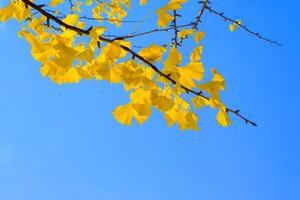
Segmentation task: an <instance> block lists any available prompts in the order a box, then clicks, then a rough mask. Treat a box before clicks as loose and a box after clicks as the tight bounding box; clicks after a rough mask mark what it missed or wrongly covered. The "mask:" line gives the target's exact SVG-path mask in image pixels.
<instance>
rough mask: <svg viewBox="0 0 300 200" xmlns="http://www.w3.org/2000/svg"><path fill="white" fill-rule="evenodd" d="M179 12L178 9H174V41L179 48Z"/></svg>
mask: <svg viewBox="0 0 300 200" xmlns="http://www.w3.org/2000/svg"><path fill="white" fill-rule="evenodd" d="M177 16H178V15H177V12H176V10H173V17H174V19H173V27H174V38H173V42H174V45H175V47H176V48H177V46H178V45H179V43H178V32H179V31H178V28H177Z"/></svg>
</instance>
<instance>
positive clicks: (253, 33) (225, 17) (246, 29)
mask: <svg viewBox="0 0 300 200" xmlns="http://www.w3.org/2000/svg"><path fill="white" fill-rule="evenodd" d="M199 3H200V4H201V3H202V4H203V6H204V7H205V9H206V10H208V11H209V12H210V13H212V14H214V15H217V16H219V17H221V18H223V19H224V20H225V21H229V22H232V23H234V24H236V25H237V26H238V27H240V28H242V29H244V30H245V31H246V32H248V33H249V34H251V35H253V36H255V37H257V38H259V39H260V40H263V41H265V42H269V43H271V44H275V45H277V46H282V44H281V43H279V42H277V41H275V40H271V39H268V38H266V37H264V36H261V35H260V33H259V32H255V31H253V30H251V29H249V28H248V27H247V26H245V25H243V24H242V23H237V20H234V19H232V18H230V17H227V16H226V15H225V14H224V13H223V12H218V11H216V10H214V9H213V8H212V7H211V6H207V4H205V2H199Z"/></svg>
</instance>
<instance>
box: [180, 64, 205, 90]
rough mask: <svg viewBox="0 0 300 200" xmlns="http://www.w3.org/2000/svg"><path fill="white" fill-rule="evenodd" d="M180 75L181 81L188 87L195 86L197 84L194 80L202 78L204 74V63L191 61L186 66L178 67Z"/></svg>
mask: <svg viewBox="0 0 300 200" xmlns="http://www.w3.org/2000/svg"><path fill="white" fill-rule="evenodd" d="M178 71H179V74H180V77H179V83H180V84H181V85H184V86H186V87H188V88H193V87H195V86H196V84H195V83H194V80H198V81H200V80H202V78H203V75H204V68H203V64H202V63H200V62H191V63H189V64H187V65H186V66H184V67H179V68H178Z"/></svg>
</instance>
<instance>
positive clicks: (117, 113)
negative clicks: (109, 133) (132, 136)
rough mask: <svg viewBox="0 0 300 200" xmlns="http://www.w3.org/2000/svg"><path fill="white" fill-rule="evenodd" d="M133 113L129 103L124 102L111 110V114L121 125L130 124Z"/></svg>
mask: <svg viewBox="0 0 300 200" xmlns="http://www.w3.org/2000/svg"><path fill="white" fill-rule="evenodd" d="M133 115H134V110H133V108H132V106H131V104H126V105H122V106H118V107H117V108H116V109H115V110H114V111H113V116H114V117H115V119H116V120H117V121H118V122H120V123H121V124H123V125H127V126H130V125H131V123H132V118H133Z"/></svg>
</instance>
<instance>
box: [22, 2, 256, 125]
mask: <svg viewBox="0 0 300 200" xmlns="http://www.w3.org/2000/svg"><path fill="white" fill-rule="evenodd" d="M22 2H23V3H24V4H25V5H26V6H30V7H31V8H33V9H35V10H36V11H38V12H40V13H41V14H42V15H44V16H45V17H46V18H47V19H49V20H53V21H54V22H56V23H57V24H59V25H61V26H63V27H65V28H66V29H69V30H72V31H75V32H76V33H78V34H79V35H89V33H90V30H91V29H92V27H91V28H89V29H87V30H83V29H80V28H78V27H75V26H71V25H69V24H66V23H65V22H63V21H61V20H60V19H58V18H56V17H55V16H53V15H52V14H50V13H48V12H46V11H45V10H43V8H42V7H40V6H38V5H36V4H35V3H33V2H31V1H30V0H22ZM98 38H99V40H100V41H103V42H107V43H114V40H112V39H108V38H105V37H102V36H99V37H98ZM120 48H122V49H123V50H124V51H126V52H128V53H130V54H131V55H132V56H133V57H135V58H137V59H139V60H140V61H142V62H143V63H145V64H147V65H148V66H150V67H151V68H152V69H153V70H154V71H155V72H156V73H157V74H158V75H160V76H162V77H164V78H165V79H167V80H168V81H170V82H171V83H172V84H173V85H175V84H177V82H176V81H175V80H174V79H172V78H171V76H170V75H169V74H165V73H163V72H162V71H160V70H159V69H158V68H157V67H156V66H155V65H154V64H153V63H151V62H150V61H148V60H147V59H145V58H144V57H142V56H141V55H139V54H138V53H136V52H135V51H133V50H132V49H130V48H128V47H127V46H124V45H120ZM180 87H181V88H182V89H183V90H185V91H186V92H187V93H192V94H195V95H197V96H200V97H202V98H205V99H206V100H209V99H210V98H209V97H207V96H205V95H204V94H203V92H202V91H195V90H193V89H190V88H187V87H186V86H184V85H180ZM226 109H227V111H228V112H231V113H233V114H235V115H236V116H238V117H239V118H241V119H243V120H244V121H245V122H246V123H250V124H252V125H253V126H255V125H256V124H255V123H254V122H252V121H250V120H248V119H247V118H245V117H243V116H242V115H240V114H239V111H238V112H236V111H234V110H233V109H230V108H226Z"/></svg>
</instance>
